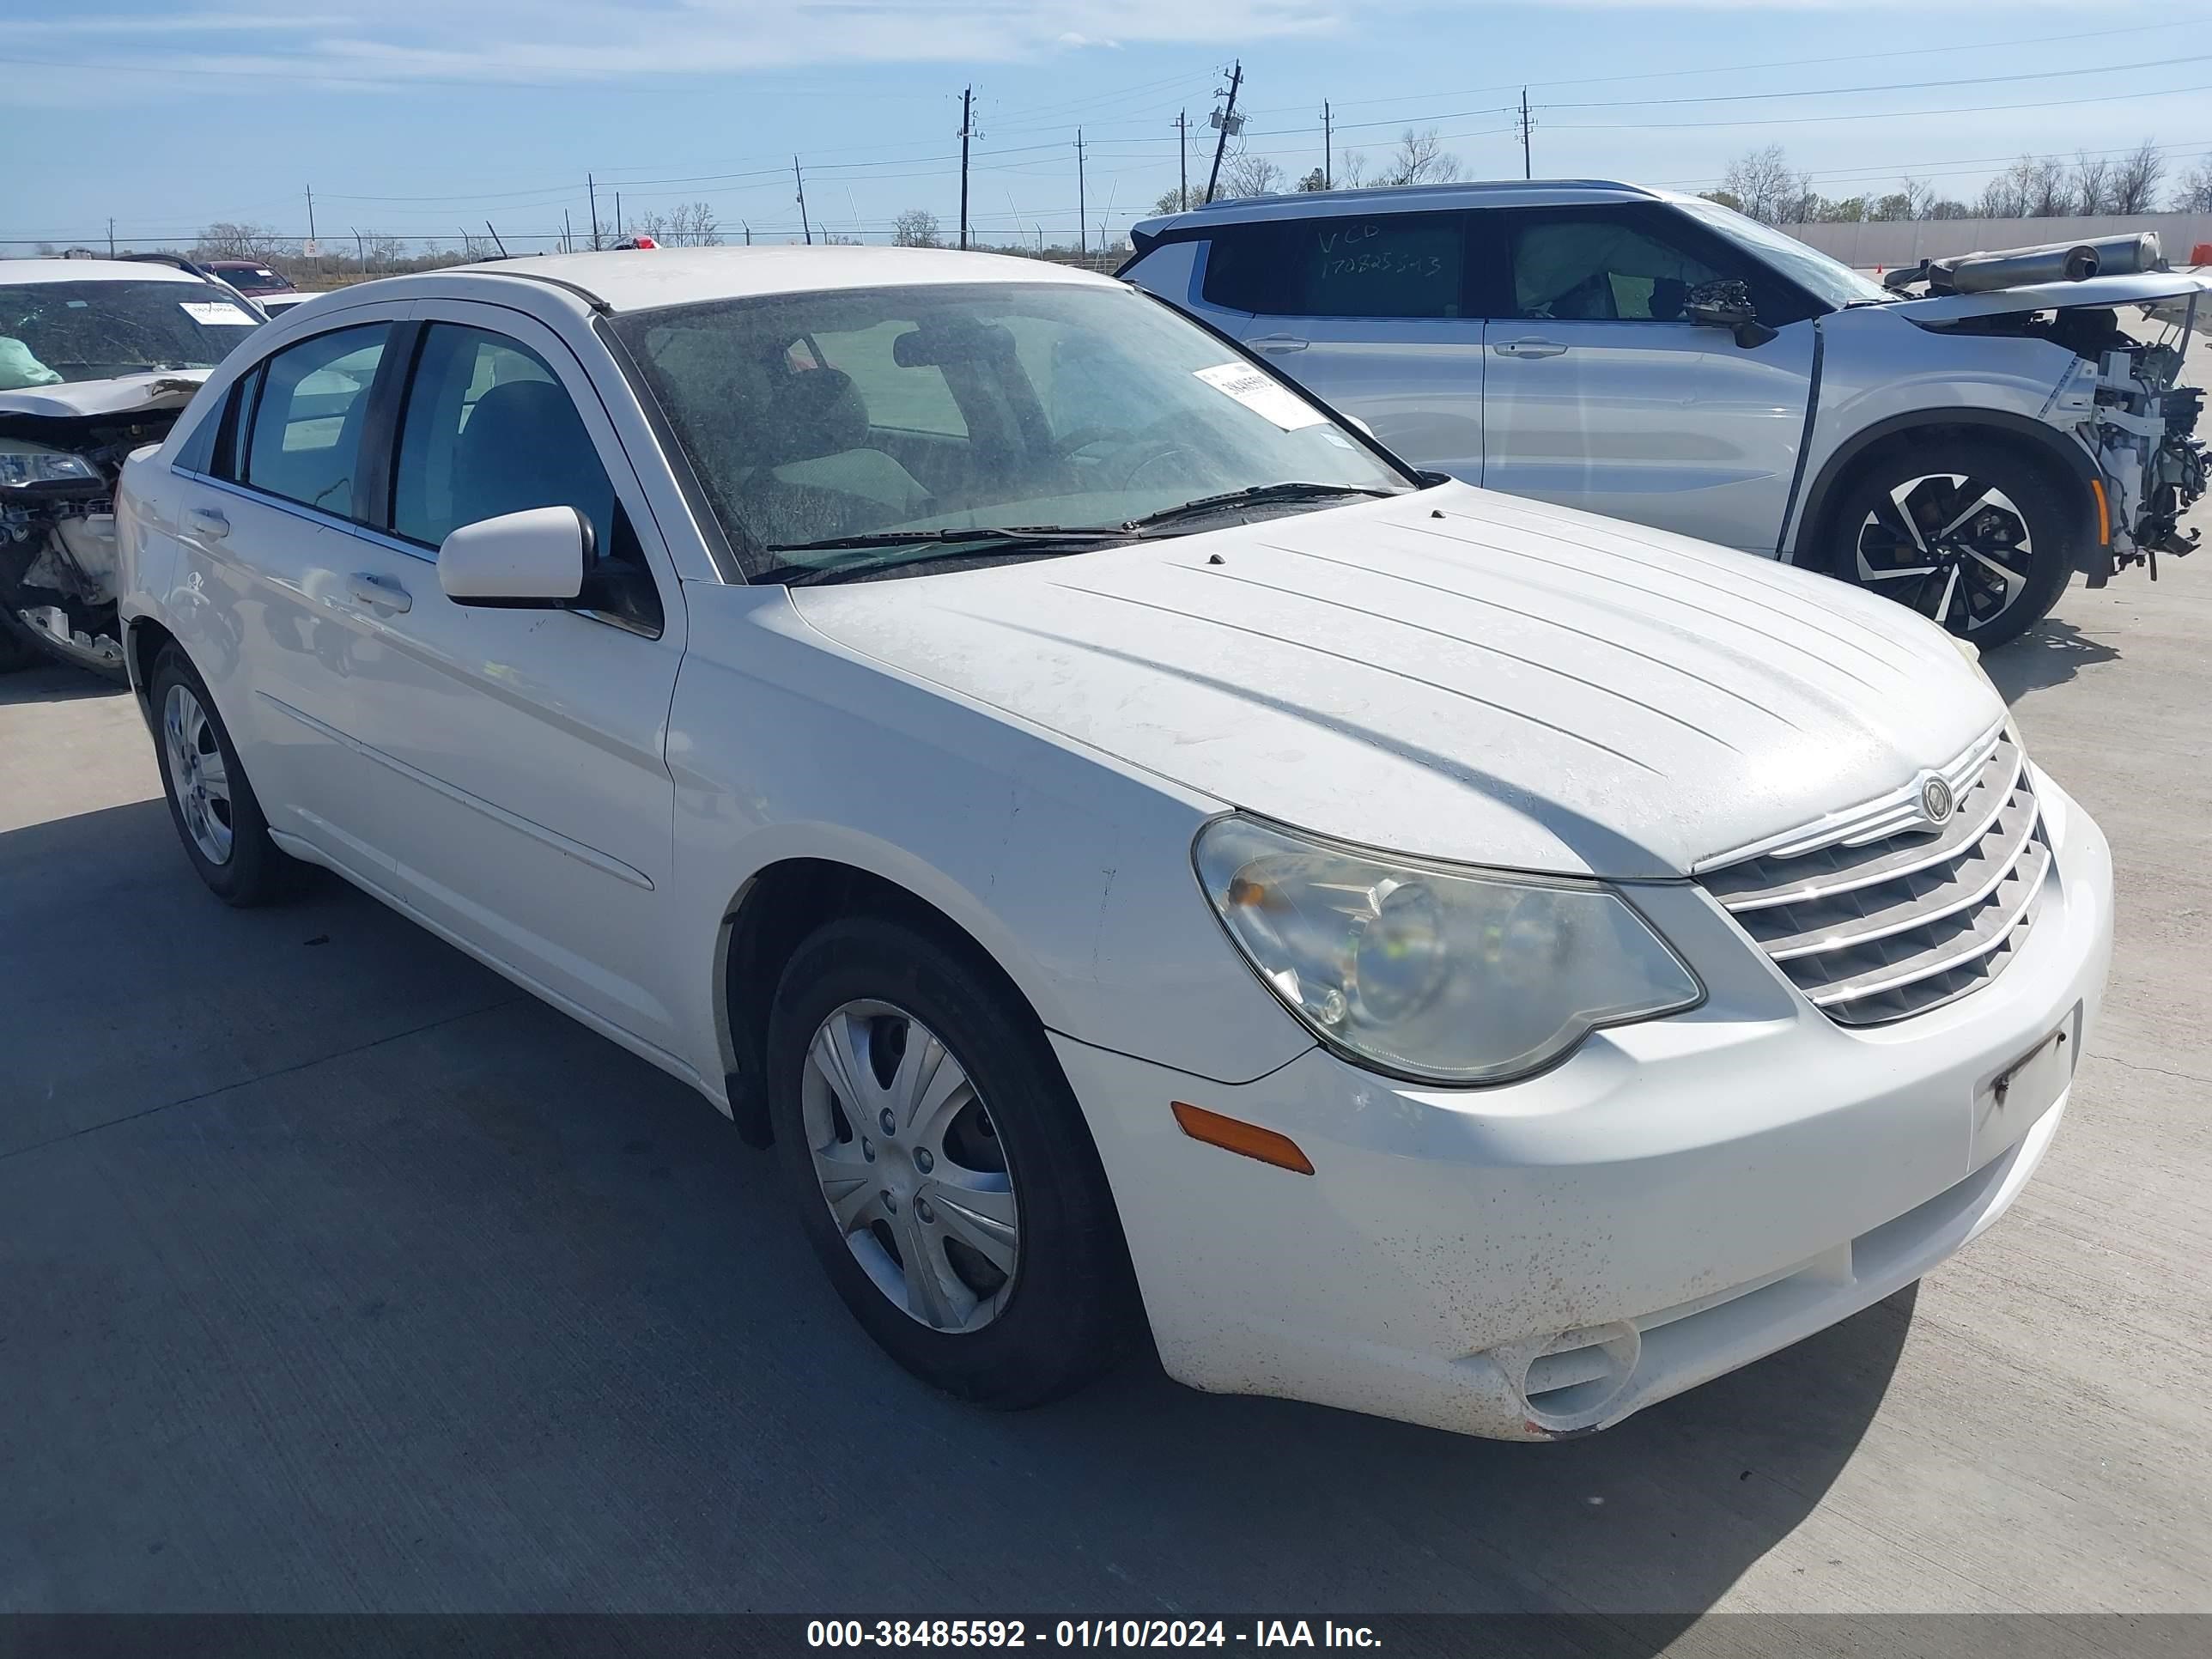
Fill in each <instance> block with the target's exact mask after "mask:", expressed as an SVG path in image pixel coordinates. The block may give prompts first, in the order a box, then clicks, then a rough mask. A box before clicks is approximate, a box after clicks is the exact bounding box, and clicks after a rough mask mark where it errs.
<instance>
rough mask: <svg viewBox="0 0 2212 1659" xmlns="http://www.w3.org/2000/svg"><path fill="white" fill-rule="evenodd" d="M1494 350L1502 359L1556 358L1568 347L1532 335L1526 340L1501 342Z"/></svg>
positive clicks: (1555, 341)
mask: <svg viewBox="0 0 2212 1659" xmlns="http://www.w3.org/2000/svg"><path fill="white" fill-rule="evenodd" d="M1565 349H1566V347H1565V346H1563V345H1561V344H1560V343H1559V342H1558V341H1557V340H1540V339H1538V338H1536V337H1534V335H1531V336H1530V337H1528V338H1527V339H1525V340H1500V341H1499V342H1498V343H1497V344H1496V345H1495V346H1493V347H1492V350H1494V351H1495V352H1497V353H1498V356H1501V357H1556V356H1559V354H1560V353H1562V352H1564V351H1565Z"/></svg>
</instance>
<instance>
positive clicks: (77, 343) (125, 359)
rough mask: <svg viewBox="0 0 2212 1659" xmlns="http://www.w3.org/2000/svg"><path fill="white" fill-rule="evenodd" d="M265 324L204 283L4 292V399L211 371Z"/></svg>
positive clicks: (38, 286)
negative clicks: (120, 379)
mask: <svg viewBox="0 0 2212 1659" xmlns="http://www.w3.org/2000/svg"><path fill="white" fill-rule="evenodd" d="M259 325H260V319H258V318H256V317H254V316H253V315H252V314H251V313H248V312H247V311H246V310H245V309H244V308H243V307H240V305H239V303H238V302H237V301H235V300H233V299H231V298H229V297H228V296H227V295H225V294H224V293H223V292H222V289H217V288H215V287H212V286H210V284H208V283H197V282H193V283H168V282H161V281H159V280H149V281H145V282H133V281H128V280H125V281H121V282H76V283H15V284H9V285H8V286H5V287H0V391H14V390H21V389H23V388H26V387H29V386H53V385H56V384H58V382H61V381H64V380H112V379H114V378H115V377H116V376H117V375H118V374H138V373H142V372H143V371H145V370H147V369H156V368H214V367H215V366H216V364H217V363H219V362H222V360H223V358H224V357H225V356H228V353H229V351H230V349H231V348H232V347H233V346H234V345H236V344H237V343H239V342H240V340H242V339H244V338H245V337H246V336H247V335H249V334H251V333H252V331H254V330H255V329H256V328H257V327H258V326H259Z"/></svg>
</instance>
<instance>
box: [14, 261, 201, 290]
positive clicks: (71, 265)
mask: <svg viewBox="0 0 2212 1659" xmlns="http://www.w3.org/2000/svg"><path fill="white" fill-rule="evenodd" d="M123 282H129V283H192V284H193V285H195V286H196V287H199V288H205V287H206V286H207V279H206V278H205V277H204V276H193V275H192V273H191V272H190V271H189V270H178V269H177V268H176V267H175V266H174V265H161V264H139V263H138V262H137V261H136V260H130V259H0V287H13V286H15V284H16V283H123Z"/></svg>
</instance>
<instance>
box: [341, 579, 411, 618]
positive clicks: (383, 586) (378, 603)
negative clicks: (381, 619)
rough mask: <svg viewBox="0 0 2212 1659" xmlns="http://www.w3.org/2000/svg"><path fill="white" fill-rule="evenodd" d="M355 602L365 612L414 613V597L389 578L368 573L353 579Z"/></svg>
mask: <svg viewBox="0 0 2212 1659" xmlns="http://www.w3.org/2000/svg"><path fill="white" fill-rule="evenodd" d="M353 602H354V603H355V604H356V605H360V606H362V608H363V609H364V610H376V611H412V610H413V609H414V608H415V599H414V596H413V595H412V594H410V593H409V592H408V591H407V590H406V589H405V588H404V587H402V586H400V585H399V584H398V582H396V581H393V580H392V579H391V578H390V577H388V576H376V575H371V574H369V573H368V571H365V570H364V571H360V572H357V573H356V574H355V576H354V579H353Z"/></svg>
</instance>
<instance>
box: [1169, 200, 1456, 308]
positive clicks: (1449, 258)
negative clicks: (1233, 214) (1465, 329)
mask: <svg viewBox="0 0 2212 1659" xmlns="http://www.w3.org/2000/svg"><path fill="white" fill-rule="evenodd" d="M1467 241H1468V216H1467V215H1465V214H1463V213H1376V214H1359V215H1346V216H1332V217H1329V218H1326V219H1291V220H1284V221H1279V222H1275V223H1273V224H1267V225H1231V226H1225V227H1223V228H1222V229H1221V230H1220V231H1219V232H1218V233H1216V234H1215V236H1214V238H1213V243H1212V247H1211V248H1210V249H1209V251H1208V253H1207V256H1206V279H1205V283H1204V285H1203V288H1202V289H1201V292H1202V293H1203V294H1204V295H1205V296H1206V300H1207V301H1208V302H1209V303H1211V304H1213V305H1218V306H1222V307H1226V308H1228V309H1231V310H1234V311H1249V312H1252V313H1255V314H1258V315H1261V316H1276V317H1374V318H1445V317H1461V316H1466V315H1468V314H1469V307H1468V296H1467V277H1468V271H1467Z"/></svg>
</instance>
